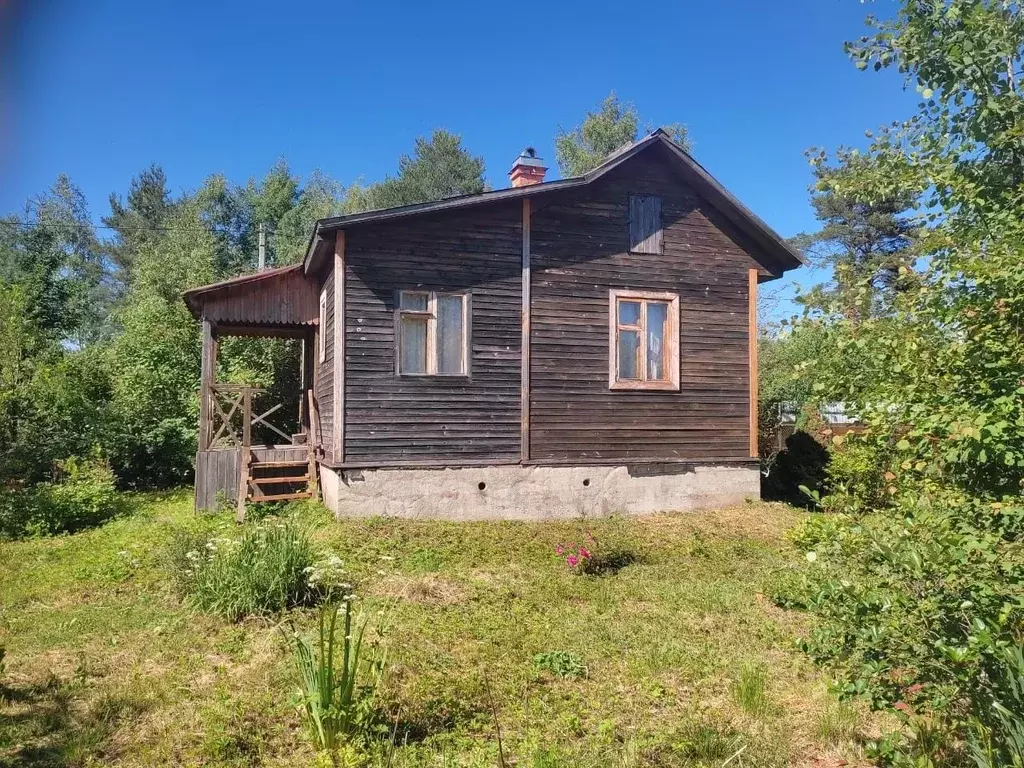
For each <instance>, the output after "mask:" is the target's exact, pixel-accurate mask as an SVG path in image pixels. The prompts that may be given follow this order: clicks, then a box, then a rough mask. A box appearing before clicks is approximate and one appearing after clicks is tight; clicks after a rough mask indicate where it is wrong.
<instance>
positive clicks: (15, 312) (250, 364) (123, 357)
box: [0, 131, 486, 498]
mask: <svg viewBox="0 0 1024 768" xmlns="http://www.w3.org/2000/svg"><path fill="white" fill-rule="evenodd" d="M483 174H484V165H483V160H482V159H481V158H479V157H475V156H473V155H472V154H470V153H469V152H468V151H467V150H466V149H465V148H464V147H463V146H462V142H461V139H460V138H459V137H458V136H456V135H454V134H452V133H449V132H447V131H435V132H434V133H433V135H432V136H430V137H429V138H420V139H417V141H416V145H415V148H414V151H413V153H412V154H410V155H406V156H402V157H401V158H400V159H399V162H398V173H397V174H396V175H395V176H394V177H390V178H386V179H384V180H383V181H381V182H378V183H374V184H370V185H368V186H363V185H358V184H356V185H353V186H351V187H349V188H348V189H344V188H343V187H342V186H341V185H340V184H338V183H337V182H335V181H333V180H332V179H330V178H328V177H327V176H325V175H324V174H322V173H319V172H314V173H313V174H311V175H310V176H309V177H308V178H307V179H305V180H304V181H303V180H302V179H300V178H299V177H298V176H297V175H296V174H295V173H294V172H292V170H291V169H290V168H289V166H288V164H287V163H286V162H285V161H284V160H279V161H277V162H276V163H274V164H273V165H272V166H271V168H270V169H269V170H268V171H267V173H266V174H265V175H263V176H262V177H260V178H254V179H250V180H248V181H247V182H246V183H244V184H240V185H239V184H233V183H231V182H230V181H229V180H227V179H226V178H224V177H223V176H219V175H212V176H210V177H209V178H207V179H206V181H205V182H204V183H203V185H202V186H201V187H200V188H199V189H198V190H195V191H192V192H185V193H182V194H178V195H175V194H172V193H171V191H170V188H169V185H168V181H167V177H166V175H165V173H164V171H163V169H162V168H160V167H159V166H157V165H151V166H150V167H148V168H146V169H144V170H143V171H142V172H140V173H139V174H137V175H136V176H135V177H134V178H133V179H131V181H130V183H129V188H128V192H127V195H126V196H124V197H122V196H121V195H119V194H116V193H114V194H111V195H110V200H109V203H110V213H109V214H108V215H107V216H105V217H104V218H103V225H104V227H106V228H109V231H110V232H111V234H110V235H109V236H108V237H106V238H105V239H101V238H99V237H97V234H96V228H95V227H94V226H93V224H92V222H91V219H90V216H89V211H88V209H87V207H86V205H85V200H84V198H83V196H82V194H81V192H80V191H79V190H78V189H77V188H76V187H75V186H74V185H73V184H72V183H71V182H70V180H69V179H67V177H65V176H61V177H59V178H58V179H57V182H56V184H55V185H54V187H53V188H52V189H51V190H49V191H47V192H46V193H44V194H42V195H40V196H38V197H36V198H33V199H32V200H30V201H29V202H28V203H27V204H26V206H25V208H24V210H23V211H21V212H20V213H19V214H17V215H12V216H8V217H4V218H2V219H0V484H3V485H18V486H23V487H24V488H25V489H28V488H30V487H34V484H36V483H39V482H42V481H46V480H49V479H51V478H52V477H54V476H55V475H59V474H60V471H59V467H60V466H62V465H63V462H64V461H65V460H66V459H68V458H69V457H73V456H79V457H86V456H95V455H97V451H98V452H99V455H101V456H103V457H105V458H106V459H107V460H109V462H110V465H111V466H112V468H113V470H114V472H115V473H116V476H117V480H118V483H119V484H120V485H121V487H135V488H144V487H161V486H168V485H175V484H179V483H182V482H185V481H187V480H189V479H190V475H191V473H192V466H193V461H194V458H195V452H196V424H197V420H198V408H199V401H198V390H199V365H200V348H201V344H200V335H199V326H198V324H197V323H196V322H195V321H194V319H193V318H192V317H191V315H190V314H189V312H188V310H187V308H186V307H185V305H184V303H183V302H182V300H181V294H182V293H183V292H184V291H185V290H187V289H189V288H192V287H195V286H197V285H202V284H205V283H210V282H213V281H215V280H220V279H223V278H227V277H232V276H235V275H238V274H242V273H246V272H252V271H254V270H255V269H256V265H257V238H258V235H257V233H258V229H259V226H260V225H261V224H262V225H264V226H265V227H266V232H267V263H268V266H273V265H282V264H293V263H296V262H298V261H300V260H301V259H302V258H303V256H304V255H305V251H306V247H307V245H308V242H309V235H310V232H311V231H312V229H313V225H314V223H315V222H316V220H317V219H320V218H324V217H326V216H331V215H335V214H338V213H341V212H342V211H349V212H352V211H357V210H364V209H367V208H375V207H386V206H391V205H404V204H409V203H416V202H424V201H428V200H434V199H439V198H442V197H449V196H453V195H460V194H468V193H474V192H481V191H483V190H484V189H485V188H486V184H485V182H484V176H483ZM297 355H298V345H297V344H296V343H295V342H292V341H288V340H278V339H248V338H228V339H224V340H223V342H222V344H221V349H220V370H219V371H218V376H219V377H220V378H221V379H222V380H225V381H232V382H238V383H243V382H244V383H250V384H254V385H257V386H260V387H264V388H267V389H268V390H270V392H269V394H268V395H267V397H268V399H271V398H272V399H273V402H275V403H276V402H285V403H286V405H289V406H292V407H291V408H290V409H289V408H286V409H284V410H285V412H287V411H289V410H290V411H292V412H295V411H297V409H296V408H295V407H294V406H295V405H296V404H297V398H298V397H299V396H300V394H301V393H300V392H299V386H298V382H297V378H298V372H299V365H298V356H297ZM280 426H282V427H284V428H288V427H289V426H292V425H289V424H287V423H284V424H281V425H280ZM28 492H29V491H28V490H25V493H28ZM32 493H35V492H34V491H33V492H32ZM40 493H44V492H43V491H40ZM25 498H28V497H27V496H26V497H25ZM33 498H35V497H33ZM39 498H43V496H39Z"/></svg>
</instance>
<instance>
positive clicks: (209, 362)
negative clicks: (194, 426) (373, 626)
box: [199, 317, 217, 451]
mask: <svg viewBox="0 0 1024 768" xmlns="http://www.w3.org/2000/svg"><path fill="white" fill-rule="evenodd" d="M216 380H217V339H216V338H215V337H214V335H213V323H211V322H210V321H209V320H208V319H206V318H205V317H204V318H203V353H202V363H201V366H200V376H199V450H200V451H206V450H209V448H210V440H211V439H212V438H213V434H212V430H213V424H212V418H211V417H212V406H213V403H212V398H213V385H214V382H215V381H216Z"/></svg>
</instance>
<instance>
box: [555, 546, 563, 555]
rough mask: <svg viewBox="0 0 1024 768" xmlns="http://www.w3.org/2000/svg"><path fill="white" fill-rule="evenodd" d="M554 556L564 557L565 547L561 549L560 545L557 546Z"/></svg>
mask: <svg viewBox="0 0 1024 768" xmlns="http://www.w3.org/2000/svg"><path fill="white" fill-rule="evenodd" d="M555 554H556V555H558V556H559V557H561V556H562V555H564V554H565V547H563V546H562V545H561V544H559V545H558V546H557V547H555Z"/></svg>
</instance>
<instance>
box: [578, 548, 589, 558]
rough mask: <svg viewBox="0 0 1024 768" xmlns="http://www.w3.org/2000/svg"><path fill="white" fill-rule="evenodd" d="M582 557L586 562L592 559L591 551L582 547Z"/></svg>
mask: <svg viewBox="0 0 1024 768" xmlns="http://www.w3.org/2000/svg"><path fill="white" fill-rule="evenodd" d="M580 557H582V558H583V559H584V560H588V559H589V558H590V550H589V549H587V548H586V547H580Z"/></svg>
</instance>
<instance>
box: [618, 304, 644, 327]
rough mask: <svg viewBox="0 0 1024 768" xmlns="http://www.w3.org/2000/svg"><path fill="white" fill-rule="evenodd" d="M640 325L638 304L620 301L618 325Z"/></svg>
mask: <svg viewBox="0 0 1024 768" xmlns="http://www.w3.org/2000/svg"><path fill="white" fill-rule="evenodd" d="M639 324H640V302H639V301H620V302H619V325H639Z"/></svg>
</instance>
